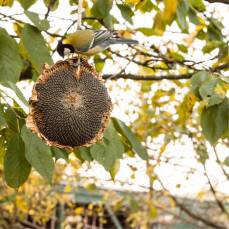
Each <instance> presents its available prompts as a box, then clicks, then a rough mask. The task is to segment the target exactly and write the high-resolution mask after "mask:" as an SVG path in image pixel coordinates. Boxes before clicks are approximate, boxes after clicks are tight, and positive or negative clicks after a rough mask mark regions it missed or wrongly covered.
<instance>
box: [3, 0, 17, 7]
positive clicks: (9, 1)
mask: <svg viewBox="0 0 229 229" xmlns="http://www.w3.org/2000/svg"><path fill="white" fill-rule="evenodd" d="M13 2H14V0H0V6H12V5H13Z"/></svg>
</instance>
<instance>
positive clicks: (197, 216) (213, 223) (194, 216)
mask: <svg viewBox="0 0 229 229" xmlns="http://www.w3.org/2000/svg"><path fill="white" fill-rule="evenodd" d="M157 178H158V181H159V183H160V184H161V186H162V188H163V190H164V191H167V193H168V195H169V196H170V197H171V198H172V200H173V201H174V202H175V204H176V206H177V207H179V208H180V209H181V210H182V211H183V212H185V213H186V214H187V215H188V216H190V217H191V218H193V219H195V220H198V221H200V222H202V223H204V224H205V225H207V226H209V227H212V228H217V229H225V227H224V226H223V225H219V224H217V223H215V222H212V221H210V220H208V219H206V218H205V217H202V216H200V215H199V214H195V213H193V212H192V211H191V210H189V208H187V207H186V206H184V205H183V204H182V203H180V202H179V201H178V200H177V198H176V197H175V196H174V195H172V194H171V193H170V192H169V191H168V190H167V189H166V188H165V186H164V184H163V183H162V181H161V180H160V178H159V177H158V176H157Z"/></svg>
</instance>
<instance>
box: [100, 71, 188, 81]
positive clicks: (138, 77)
mask: <svg viewBox="0 0 229 229" xmlns="http://www.w3.org/2000/svg"><path fill="white" fill-rule="evenodd" d="M102 77H103V79H104V80H107V79H111V80H116V79H121V78H122V79H131V80H154V81H159V80H163V79H167V80H180V79H190V78H191V77H192V74H191V73H190V74H182V75H164V76H141V75H134V74H116V75H112V74H105V75H103V76H102Z"/></svg>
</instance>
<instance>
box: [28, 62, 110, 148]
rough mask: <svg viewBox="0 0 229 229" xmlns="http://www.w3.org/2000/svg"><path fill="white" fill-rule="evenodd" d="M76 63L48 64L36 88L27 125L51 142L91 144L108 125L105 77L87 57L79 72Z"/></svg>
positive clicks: (68, 145) (69, 146)
mask: <svg viewBox="0 0 229 229" xmlns="http://www.w3.org/2000/svg"><path fill="white" fill-rule="evenodd" d="M77 62H78V60H77V58H72V59H67V60H65V61H59V62H57V63H56V64H54V65H52V66H48V65H45V67H44V69H43V71H42V73H41V75H40V76H39V78H38V80H37V82H36V83H35V85H34V87H33V91H32V96H31V98H30V100H29V104H30V113H29V115H28V117H27V120H26V124H27V127H28V128H30V129H31V130H32V131H33V132H34V133H36V134H37V135H38V136H39V137H41V138H42V139H44V140H46V142H47V144H49V145H53V146H58V147H63V148H64V147H68V148H72V147H79V146H89V145H92V144H94V143H95V142H97V141H98V140H100V139H101V138H102V137H103V132H104V130H105V128H106V126H107V125H108V122H109V117H110V113H111V100H110V97H109V94H108V92H107V89H106V87H105V86H104V83H103V80H102V79H101V78H100V76H99V75H98V74H97V73H96V71H95V70H94V68H93V67H92V66H90V65H89V64H88V63H87V61H86V60H84V59H81V66H80V72H77V70H78V67H77ZM77 74H80V75H79V79H78V78H77Z"/></svg>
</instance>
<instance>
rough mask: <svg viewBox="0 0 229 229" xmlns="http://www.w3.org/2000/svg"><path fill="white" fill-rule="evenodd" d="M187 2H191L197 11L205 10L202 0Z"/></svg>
mask: <svg viewBox="0 0 229 229" xmlns="http://www.w3.org/2000/svg"><path fill="white" fill-rule="evenodd" d="M189 3H190V4H191V6H192V7H194V8H195V9H197V10H198V11H201V12H202V11H204V10H205V5H204V2H203V0H189Z"/></svg>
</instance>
